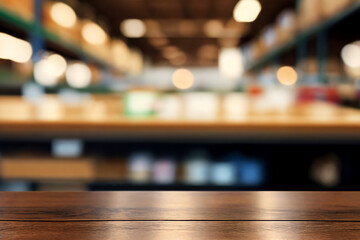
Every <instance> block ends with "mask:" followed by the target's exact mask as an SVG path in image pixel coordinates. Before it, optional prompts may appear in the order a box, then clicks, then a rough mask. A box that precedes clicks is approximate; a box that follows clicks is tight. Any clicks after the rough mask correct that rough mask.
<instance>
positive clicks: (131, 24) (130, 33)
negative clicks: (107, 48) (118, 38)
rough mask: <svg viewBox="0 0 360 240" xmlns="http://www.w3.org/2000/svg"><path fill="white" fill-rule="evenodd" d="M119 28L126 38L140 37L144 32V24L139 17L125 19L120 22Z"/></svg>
mask: <svg viewBox="0 0 360 240" xmlns="http://www.w3.org/2000/svg"><path fill="white" fill-rule="evenodd" d="M120 30H121V32H122V33H123V34H124V35H125V36H126V37H128V38H141V37H143V36H144V35H145V33H146V26H145V24H144V22H143V21H141V20H139V19H127V20H124V21H123V22H122V23H121V25H120Z"/></svg>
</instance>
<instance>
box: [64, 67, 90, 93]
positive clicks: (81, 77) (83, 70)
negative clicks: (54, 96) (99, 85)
mask: <svg viewBox="0 0 360 240" xmlns="http://www.w3.org/2000/svg"><path fill="white" fill-rule="evenodd" d="M91 79H92V73H91V70H90V68H89V67H88V66H87V65H86V64H84V63H82V62H75V63H72V64H70V65H69V67H68V68H67V70H66V81H67V83H68V84H69V85H70V86H71V87H73V88H84V87H87V86H88V85H90V83H91Z"/></svg>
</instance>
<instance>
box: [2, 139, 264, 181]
mask: <svg viewBox="0 0 360 240" xmlns="http://www.w3.org/2000/svg"><path fill="white" fill-rule="evenodd" d="M61 141H65V140H61ZM69 143H70V142H69ZM56 144H57V145H58V144H60V143H56ZM62 144H63V143H62ZM64 147H65V146H64ZM0 167H1V170H0V176H1V179H3V180H7V181H11V180H24V181H33V182H42V183H44V182H46V181H50V182H51V181H53V182H54V181H61V180H66V181H82V182H83V183H91V182H94V181H95V182H96V181H99V182H105V183H106V182H118V183H119V184H124V185H125V184H134V185H139V186H147V185H149V186H150V185H162V186H175V185H184V186H199V187H201V186H229V187H230V186H234V187H235V186H238V187H260V186H262V184H263V183H264V179H265V178H266V173H265V170H264V165H263V163H262V161H259V160H257V159H256V158H253V157H247V156H243V155H240V154H239V153H232V154H229V155H227V156H224V157H220V158H213V157H211V154H210V153H208V152H206V151H205V150H194V151H190V152H189V153H188V154H186V157H185V158H184V159H182V158H179V157H176V154H173V155H166V154H164V155H155V154H153V153H151V152H143V151H137V152H134V153H132V154H130V155H129V156H128V158H127V160H124V158H120V157H111V158H106V157H101V158H99V159H96V158H95V157H81V156H79V157H72V156H71V157H68V156H65V157H64V156H57V155H54V156H53V157H51V156H48V155H45V154H39V153H35V152H33V153H28V154H27V155H21V154H20V155H19V154H17V155H11V154H10V155H9V154H5V155H4V156H2V157H1V161H0Z"/></svg>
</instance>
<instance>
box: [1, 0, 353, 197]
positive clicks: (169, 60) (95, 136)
mask: <svg viewBox="0 0 360 240" xmlns="http://www.w3.org/2000/svg"><path fill="white" fill-rule="evenodd" d="M359 12H360V1H358V0H341V1H339V0H276V1H265V0H221V1H220V0H197V1H189V0H151V1H150V0H117V1H110V0H104V1H97V0H87V1H85V0H64V1H55V0H54V1H52V0H51V1H50V0H26V1H19V0H0V190H10V191H12V190H14V191H25V190H122V189H127V190H151V189H160V190H161V189H167V190H193V189H196V190H214V189H220V190H223V189H224V190H243V189H250V190H251V189H263V190H313V189H339V190H345V189H347V190H360V188H359V186H360V178H359V176H360V175H359V174H358V173H359V172H360V165H359V163H358V159H359V157H360V150H359V149H360V148H359V143H360V141H359V140H360V138H359V136H360V135H359V133H360V131H359V130H360V111H359V108H360V91H359V79H360V31H358V29H357V28H356V23H358V22H359V17H360V14H359Z"/></svg>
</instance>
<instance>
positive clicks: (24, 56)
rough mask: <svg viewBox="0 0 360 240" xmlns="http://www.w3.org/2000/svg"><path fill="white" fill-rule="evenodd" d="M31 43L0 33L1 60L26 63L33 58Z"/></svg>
mask: <svg viewBox="0 0 360 240" xmlns="http://www.w3.org/2000/svg"><path fill="white" fill-rule="evenodd" d="M32 52H33V50H32V47H31V45H30V43H28V42H26V41H24V40H21V39H19V38H15V37H13V36H11V35H9V34H6V33H0V58H1V59H6V60H11V61H14V62H18V63H26V62H28V61H29V60H30V58H31V56H32Z"/></svg>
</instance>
